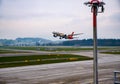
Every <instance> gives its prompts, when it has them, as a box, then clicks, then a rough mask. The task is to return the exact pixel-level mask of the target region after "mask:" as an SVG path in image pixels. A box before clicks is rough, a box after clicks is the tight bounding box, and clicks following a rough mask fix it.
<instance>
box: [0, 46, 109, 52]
mask: <svg viewBox="0 0 120 84" xmlns="http://www.w3.org/2000/svg"><path fill="white" fill-rule="evenodd" d="M0 48H4V49H18V50H37V51H39V50H40V51H81V50H93V48H91V47H90V48H81V47H59V46H56V47H55V46H46V47H44V46H32V47H31V46H25V47H24V46H21V47H18V46H3V47H0ZM98 49H99V50H104V49H108V48H98Z"/></svg>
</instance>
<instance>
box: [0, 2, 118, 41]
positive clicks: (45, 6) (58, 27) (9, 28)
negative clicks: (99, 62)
mask: <svg viewBox="0 0 120 84" xmlns="http://www.w3.org/2000/svg"><path fill="white" fill-rule="evenodd" d="M85 1H88V0H0V39H4V38H7V39H15V38H17V37H40V38H46V39H50V40H58V39H57V38H54V37H52V32H53V31H57V32H63V33H67V34H69V33H71V32H73V31H74V32H75V33H84V34H83V35H81V36H79V37H80V39H88V38H92V37H93V27H92V13H91V12H90V7H87V6H85V5H84V4H83V3H84V2H85ZM103 1H104V2H105V3H106V5H105V12H104V13H100V14H98V16H97V19H98V21H97V22H98V24H97V26H98V38H115V39H117V38H119V39H120V0H103Z"/></svg>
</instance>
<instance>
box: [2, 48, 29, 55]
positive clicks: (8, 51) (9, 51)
mask: <svg viewBox="0 0 120 84" xmlns="http://www.w3.org/2000/svg"><path fill="white" fill-rule="evenodd" d="M7 53H28V52H25V51H14V50H6V49H0V54H7Z"/></svg>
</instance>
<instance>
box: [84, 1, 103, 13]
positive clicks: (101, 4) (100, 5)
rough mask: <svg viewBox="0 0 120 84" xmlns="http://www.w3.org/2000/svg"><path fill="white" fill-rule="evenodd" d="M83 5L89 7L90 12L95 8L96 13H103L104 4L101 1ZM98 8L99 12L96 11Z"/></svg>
mask: <svg viewBox="0 0 120 84" xmlns="http://www.w3.org/2000/svg"><path fill="white" fill-rule="evenodd" d="M84 4H85V5H87V6H88V7H91V12H93V7H96V8H97V11H96V13H102V12H104V5H105V3H104V2H103V1H99V0H91V1H88V2H85V3H84ZM99 8H100V10H99V11H98V9H99Z"/></svg>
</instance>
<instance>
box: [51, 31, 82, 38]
mask: <svg viewBox="0 0 120 84" xmlns="http://www.w3.org/2000/svg"><path fill="white" fill-rule="evenodd" d="M52 33H53V37H58V36H59V39H63V38H65V39H74V38H78V37H74V36H75V35H80V34H83V33H79V34H74V32H72V33H71V34H68V35H67V34H64V33H60V32H52Z"/></svg>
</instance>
